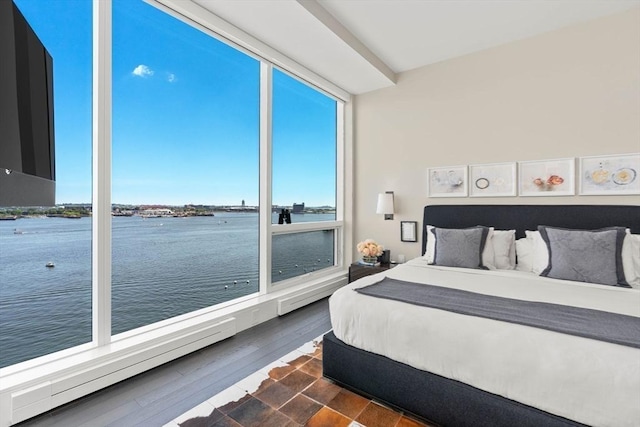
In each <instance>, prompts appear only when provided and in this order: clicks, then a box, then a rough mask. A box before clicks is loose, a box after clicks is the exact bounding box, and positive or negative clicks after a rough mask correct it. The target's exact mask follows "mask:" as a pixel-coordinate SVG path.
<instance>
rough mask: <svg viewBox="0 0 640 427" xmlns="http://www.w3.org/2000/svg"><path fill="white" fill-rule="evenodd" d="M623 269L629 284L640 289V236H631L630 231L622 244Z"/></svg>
mask: <svg viewBox="0 0 640 427" xmlns="http://www.w3.org/2000/svg"><path fill="white" fill-rule="evenodd" d="M622 268H623V270H624V278H625V279H627V283H628V284H629V285H630V286H631V287H632V288H636V289H640V234H631V232H630V231H629V230H627V234H626V236H625V237H624V242H623V243H622Z"/></svg>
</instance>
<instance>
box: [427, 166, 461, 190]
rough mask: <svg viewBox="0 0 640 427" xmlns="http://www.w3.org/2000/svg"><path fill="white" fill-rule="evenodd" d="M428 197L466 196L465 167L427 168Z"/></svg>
mask: <svg viewBox="0 0 640 427" xmlns="http://www.w3.org/2000/svg"><path fill="white" fill-rule="evenodd" d="M428 173H429V178H428V179H429V197H467V191H468V190H467V167H466V166H447V167H440V168H429V172H428Z"/></svg>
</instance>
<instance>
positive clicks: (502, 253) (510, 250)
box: [483, 227, 516, 270]
mask: <svg viewBox="0 0 640 427" xmlns="http://www.w3.org/2000/svg"><path fill="white" fill-rule="evenodd" d="M491 230H493V227H491ZM515 241H516V230H493V236H492V238H491V240H489V241H488V243H489V244H490V245H491V246H492V249H493V266H495V268H496V269H497V270H513V269H514V268H516V245H515ZM483 255H484V254H483ZM485 265H486V263H485Z"/></svg>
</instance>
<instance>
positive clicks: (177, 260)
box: [0, 213, 334, 367]
mask: <svg viewBox="0 0 640 427" xmlns="http://www.w3.org/2000/svg"><path fill="white" fill-rule="evenodd" d="M328 219H330V220H333V219H334V216H333V215H320V214H318V215H313V214H307V215H295V216H294V222H302V221H305V222H307V221H323V220H328ZM258 221H259V219H258V215H257V214H256V213H219V214H218V213H217V214H216V216H214V217H188V218H166V217H165V218H147V219H143V218H142V217H139V216H132V217H114V218H113V219H112V332H113V334H117V333H120V332H124V331H128V330H131V329H134V328H137V327H140V326H143V325H148V324H151V323H154V322H157V321H160V320H164V319H168V318H170V317H174V316H177V315H180V314H184V313H188V312H191V311H194V310H198V309H200V308H204V307H208V306H211V305H215V304H219V303H221V302H225V301H229V300H231V299H234V298H238V297H241V296H244V295H249V294H251V293H255V292H258V288H259V276H258V260H259V247H258ZM273 245H274V248H273V263H272V264H273V266H272V267H273V268H272V269H273V273H272V274H273V281H274V282H276V281H279V280H282V279H286V278H290V277H294V276H297V275H300V274H304V273H305V272H309V271H313V270H317V269H321V268H326V267H329V266H332V265H333V260H334V258H333V252H334V246H333V232H323V231H318V232H308V233H297V234H293V235H283V236H275V237H274V244H273ZM49 262H52V263H54V265H55V267H46V264H47V263H49ZM91 288H92V285H91V218H80V219H67V218H21V219H18V220H15V221H0V367H4V366H8V365H11V364H14V363H18V362H21V361H24V360H28V359H31V358H34V357H38V356H41V355H44V354H49V353H52V352H55V351H58V350H62V349H65V348H69V347H72V346H76V345H79V344H83V343H87V342H90V341H91V290H92V289H91Z"/></svg>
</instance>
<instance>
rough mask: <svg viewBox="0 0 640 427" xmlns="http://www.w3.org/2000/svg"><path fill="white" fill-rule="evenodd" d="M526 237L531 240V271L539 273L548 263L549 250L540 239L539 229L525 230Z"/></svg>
mask: <svg viewBox="0 0 640 427" xmlns="http://www.w3.org/2000/svg"><path fill="white" fill-rule="evenodd" d="M525 234H526V236H527V239H528V240H530V241H531V250H532V255H533V258H532V260H531V272H532V273H534V274H537V275H540V273H542V272H543V271H544V269H545V268H547V266H548V265H549V251H548V249H547V244H546V243H545V242H544V240H542V236H541V235H540V232H539V231H529V230H526V231H525Z"/></svg>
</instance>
